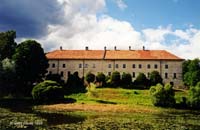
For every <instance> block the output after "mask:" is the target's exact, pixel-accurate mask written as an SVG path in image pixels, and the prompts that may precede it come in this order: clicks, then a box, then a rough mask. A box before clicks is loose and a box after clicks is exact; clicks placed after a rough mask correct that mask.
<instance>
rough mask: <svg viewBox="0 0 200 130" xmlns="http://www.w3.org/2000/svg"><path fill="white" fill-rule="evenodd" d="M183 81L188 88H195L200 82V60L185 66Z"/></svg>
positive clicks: (188, 62) (192, 61)
mask: <svg viewBox="0 0 200 130" xmlns="http://www.w3.org/2000/svg"><path fill="white" fill-rule="evenodd" d="M183 69H184V75H183V81H184V83H185V84H186V85H188V86H195V85H196V84H197V82H199V81H200V60H199V59H194V60H191V61H186V62H185V63H184V66H183Z"/></svg>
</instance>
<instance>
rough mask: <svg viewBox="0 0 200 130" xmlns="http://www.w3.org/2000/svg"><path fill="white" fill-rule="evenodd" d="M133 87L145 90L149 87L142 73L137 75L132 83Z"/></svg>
mask: <svg viewBox="0 0 200 130" xmlns="http://www.w3.org/2000/svg"><path fill="white" fill-rule="evenodd" d="M134 85H135V86H136V87H137V88H140V89H145V88H148V86H149V80H148V79H147V77H146V75H145V74H144V73H139V75H138V76H137V77H136V79H135V81H134Z"/></svg>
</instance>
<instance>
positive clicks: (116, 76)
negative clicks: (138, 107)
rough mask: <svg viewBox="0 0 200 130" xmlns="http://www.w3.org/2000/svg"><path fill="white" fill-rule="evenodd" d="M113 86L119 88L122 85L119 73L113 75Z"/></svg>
mask: <svg viewBox="0 0 200 130" xmlns="http://www.w3.org/2000/svg"><path fill="white" fill-rule="evenodd" d="M111 85H112V86H113V87H119V86H120V85H121V76H120V73H119V72H118V71H115V72H113V73H112V75H111Z"/></svg>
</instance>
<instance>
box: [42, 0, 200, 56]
mask: <svg viewBox="0 0 200 130" xmlns="http://www.w3.org/2000/svg"><path fill="white" fill-rule="evenodd" d="M59 1H60V3H61V4H62V5H63V7H64V10H65V13H64V16H63V17H64V18H65V19H64V21H63V24H60V25H49V26H48V35H47V36H45V37H43V38H41V39H39V41H40V42H41V43H43V47H44V48H45V50H46V51H51V50H54V49H59V47H60V46H63V49H84V48H85V46H89V49H103V48H104V46H107V48H108V49H113V47H114V46H117V48H118V49H128V46H132V48H133V49H142V46H143V45H145V46H146V48H147V49H159V50H161V49H164V50H167V51H170V52H172V53H173V54H175V55H177V56H180V57H182V58H186V59H189V58H196V57H200V52H199V50H200V45H199V44H200V30H197V29H195V28H193V27H188V29H186V30H181V29H177V30H173V26H172V25H169V26H167V27H162V26H160V27H158V28H146V29H144V30H142V31H141V32H139V31H136V30H135V29H134V27H133V26H132V25H131V24H130V23H129V22H127V21H121V20H117V19H115V18H112V17H110V16H108V15H105V14H104V15H101V16H98V17H97V13H98V12H101V11H104V10H105V8H106V5H105V1H104V0H96V1H95V2H94V1H93V0H84V1H81V2H80V1H78V0H59ZM168 35H171V36H174V37H175V38H176V40H174V39H173V40H170V39H168V38H167V36H168ZM182 40H184V41H185V43H184V44H183V43H182ZM169 41H170V44H169V43H168V42H169Z"/></svg>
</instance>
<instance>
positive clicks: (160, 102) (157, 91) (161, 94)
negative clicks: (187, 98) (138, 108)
mask: <svg viewBox="0 0 200 130" xmlns="http://www.w3.org/2000/svg"><path fill="white" fill-rule="evenodd" d="M150 94H151V95H152V103H153V104H154V105H155V106H161V107H174V106H175V103H176V102H175V98H174V95H175V93H174V90H173V88H172V86H171V85H170V84H166V85H165V86H164V87H163V85H162V84H157V85H156V86H152V87H151V88H150Z"/></svg>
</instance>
